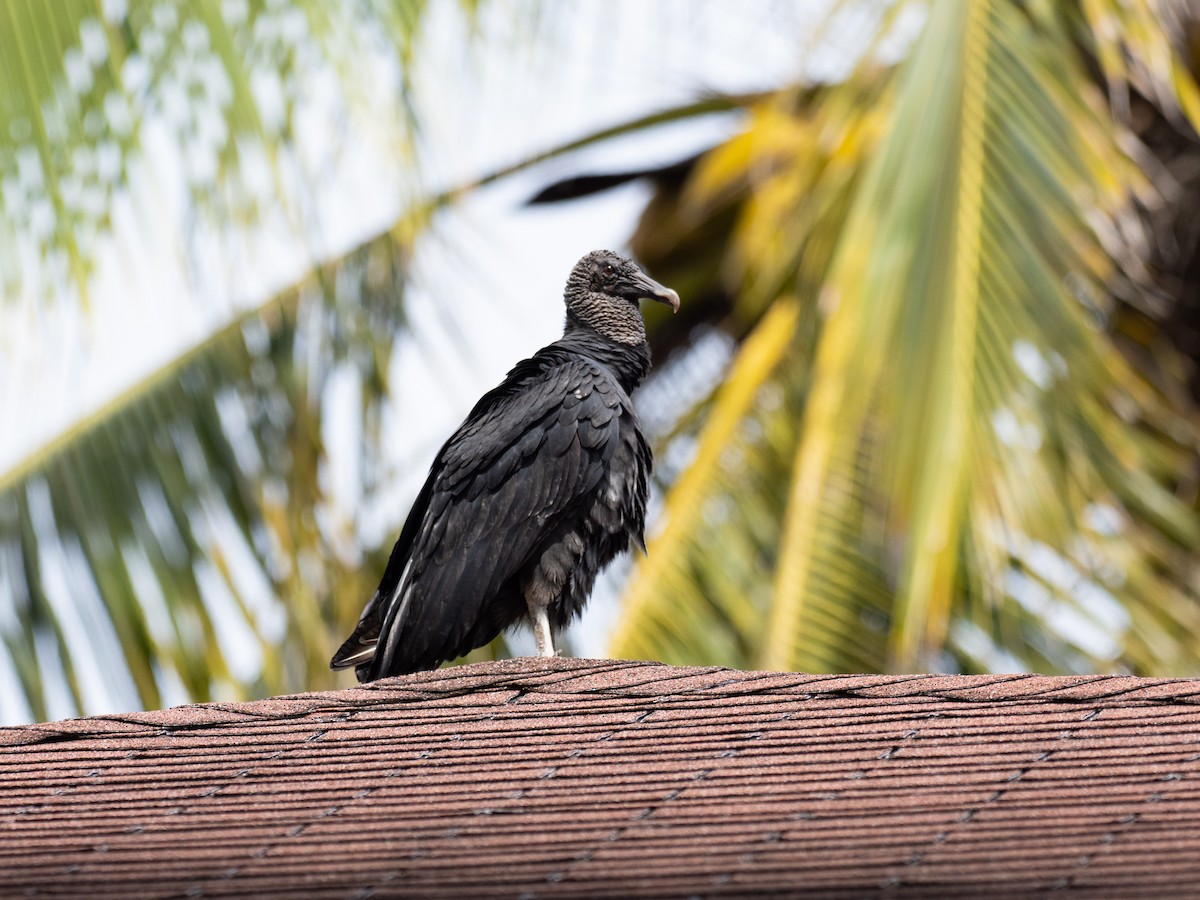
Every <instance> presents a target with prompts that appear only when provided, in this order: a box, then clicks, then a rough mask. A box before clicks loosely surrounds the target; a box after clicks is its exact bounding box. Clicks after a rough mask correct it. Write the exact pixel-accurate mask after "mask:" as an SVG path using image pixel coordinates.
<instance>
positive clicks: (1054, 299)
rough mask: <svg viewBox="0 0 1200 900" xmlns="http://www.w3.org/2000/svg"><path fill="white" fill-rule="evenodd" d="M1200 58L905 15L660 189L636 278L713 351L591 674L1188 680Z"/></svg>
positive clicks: (969, 3)
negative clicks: (727, 357)
mask: <svg viewBox="0 0 1200 900" xmlns="http://www.w3.org/2000/svg"><path fill="white" fill-rule="evenodd" d="M906 9H909V10H911V9H916V10H918V11H919V12H921V11H925V4H916V3H904V2H897V3H893V4H891V5H890V6H889V8H888V10H887V13H886V14H885V15H883V16H882V17H881V18H880V20H879V27H878V30H877V32H876V40H878V41H883V40H884V39H885V38H886V37H887V36H888V33H889V29H891V28H893V27H894V25H895V23H896V22H897V21H899V19H898V17H899V16H900V15H901V14H902V13H903V12H905V11H906ZM836 14H837V13H836V12H835V15H836ZM1198 37H1200V22H1198V21H1197V19H1196V16H1195V12H1194V10H1193V9H1191V8H1189V7H1188V6H1186V5H1185V4H1171V3H1149V2H1134V3H1121V2H1115V0H1114V2H1105V0H1086V2H1079V3H1015V2H1011V0H945V2H934V3H932V4H929V5H928V9H927V17H926V18H925V22H924V25H923V27H922V29H921V32H920V35H919V36H918V37H917V38H916V39H915V41H913V43H912V44H911V46H910V47H909V48H908V50H907V51H906V53H905V54H904V56H903V58H902V59H901V60H900V61H899V62H897V63H891V62H889V61H883V60H881V59H880V56H879V55H877V54H875V53H872V52H868V53H867V54H866V55H865V56H864V57H863V59H862V61H861V62H860V64H859V65H858V66H857V68H856V69H855V71H854V72H853V73H852V74H851V75H850V76H849V77H847V78H846V79H844V80H843V81H840V82H839V83H836V84H829V85H819V86H798V87H796V88H794V89H784V90H781V91H779V92H778V93H777V94H776V95H774V96H772V97H770V98H768V99H766V100H764V101H762V102H761V103H759V104H757V105H756V107H755V108H754V109H753V110H752V112H751V114H750V116H749V118H748V121H747V126H746V128H745V130H744V131H743V132H742V133H741V134H739V135H737V136H735V137H734V138H732V139H731V140H729V141H727V142H725V143H724V144H722V145H721V146H718V147H715V148H713V149H712V150H711V151H710V152H708V153H706V154H704V155H702V156H701V157H700V158H698V159H697V160H696V161H695V162H694V164H693V165H691V166H689V167H688V171H687V176H686V177H685V178H682V179H681V178H679V177H678V173H672V177H671V179H670V184H665V183H664V184H661V185H660V187H659V189H658V191H657V192H656V195H655V198H654V199H653V200H652V201H651V203H650V205H649V207H648V209H647V211H646V214H645V216H644V217H643V220H642V223H641V225H640V227H639V230H638V233H637V235H635V238H634V248H635V250H636V251H637V252H638V253H639V255H640V256H641V258H642V259H643V260H645V261H646V262H647V263H648V264H649V265H650V266H651V268H652V269H653V270H654V271H655V273H656V275H657V276H659V277H661V278H662V279H663V280H664V281H666V282H667V283H670V284H675V285H678V286H680V290H681V293H682V295H683V296H684V298H685V303H686V302H687V301H688V300H691V299H692V298H693V297H700V298H702V299H703V301H704V303H705V305H706V307H707V308H706V312H705V314H706V316H708V317H709V318H710V319H712V320H716V321H719V322H721V323H723V327H724V328H725V329H726V330H727V331H729V332H730V333H731V334H732V335H734V336H735V337H737V338H739V339H742V338H744V339H743V340H742V342H741V344H740V347H739V349H738V351H737V354H736V356H735V359H734V361H733V363H732V367H731V369H730V371H729V376H728V378H726V379H725V381H724V383H723V384H721V385H720V387H719V389H718V390H717V391H716V392H715V394H714V396H713V397H712V398H711V399H710V400H709V401H708V405H709V409H708V414H707V416H706V417H704V418H702V419H700V420H694V419H693V420H692V421H698V423H699V424H697V426H696V427H695V428H692V429H690V430H686V431H685V432H684V433H683V434H682V435H678V436H675V437H674V438H673V439H674V440H685V441H688V442H694V462H693V463H692V466H691V468H689V469H688V470H687V471H686V473H685V474H684V475H683V476H682V477H681V478H680V479H679V481H678V482H677V483H676V484H675V485H674V486H672V487H671V488H670V490H669V493H668V494H667V497H666V503H665V511H664V515H663V517H662V521H661V523H660V526H659V529H658V532H657V535H656V536H655V537H654V538H652V540H651V541H650V544H649V558H648V559H647V560H646V561H645V562H644V563H642V564H641V566H640V567H639V569H638V570H637V572H636V573H635V575H634V577H633V580H632V583H631V584H630V586H629V589H628V593H627V609H626V614H625V615H624V616H623V617H622V619H621V624H620V626H619V628H618V630H617V633H616V635H615V636H614V639H613V645H612V650H613V654H614V655H615V656H633V657H647V658H654V659H663V660H665V661H669V662H676V663H683V662H687V663H699V662H711V663H723V664H732V665H738V666H760V667H764V668H769V669H804V670H811V671H864V670H866V671H873V670H902V671H906V670H927V669H949V670H968V671H975V670H983V671H987V670H996V669H998V668H999V669H1006V668H1014V667H1021V668H1031V669H1036V670H1038V671H1046V672H1056V671H1068V672H1072V671H1081V672H1086V671H1094V670H1111V669H1126V670H1130V671H1134V672H1137V673H1155V674H1195V672H1196V670H1197V667H1198V665H1200V590H1198V588H1197V563H1198V562H1200V560H1198V558H1197V551H1196V548H1197V539H1198V538H1200V519H1198V518H1197V496H1196V474H1197V465H1196V463H1197V457H1196V449H1197V437H1198V433H1197V426H1198V424H1200V422H1198V420H1197V416H1196V411H1195V402H1196V399H1197V397H1196V394H1195V392H1194V389H1193V390H1189V382H1191V383H1193V384H1194V381H1192V379H1194V374H1195V372H1196V371H1197V366H1196V363H1197V362H1198V361H1200V343H1198V342H1195V341H1193V342H1192V343H1191V344H1188V343H1187V342H1186V341H1185V340H1181V337H1185V336H1186V331H1187V329H1188V328H1189V327H1192V326H1194V324H1195V322H1194V320H1195V314H1196V311H1197V308H1196V306H1195V302H1194V300H1193V301H1192V305H1190V306H1189V304H1188V302H1187V301H1188V298H1189V297H1194V296H1195V292H1196V290H1197V288H1200V283H1197V282H1195V278H1196V276H1197V274H1200V273H1198V272H1197V271H1196V267H1195V266H1194V265H1192V266H1191V267H1190V269H1189V265H1190V263H1191V261H1192V260H1193V259H1194V258H1195V256H1196V249H1197V243H1196V241H1197V236H1198V235H1197V231H1196V229H1195V227H1194V226H1193V225H1192V224H1191V223H1193V222H1194V215H1193V213H1192V210H1193V209H1194V207H1195V204H1196V202H1197V201H1198V200H1200V182H1198V181H1197V180H1196V179H1195V177H1194V175H1193V174H1192V173H1194V172H1195V171H1196V168H1195V167H1196V164H1197V163H1198V162H1200V142H1198V141H1197V135H1196V126H1197V123H1198V122H1200V119H1198V118H1197V112H1198V111H1200V106H1198V105H1197V103H1196V100H1197V97H1198V96H1200V95H1198V93H1197V86H1196V74H1197V72H1198V71H1200V65H1198V63H1200V57H1198V56H1197V54H1196V48H1197V47H1198V46H1200V44H1198V40H1197V39H1198ZM1172 248H1174V252H1172ZM1189 279H1190V280H1189ZM1189 313H1190V315H1189ZM1147 351H1148V352H1147ZM714 548H720V552H719V553H718V552H714Z"/></svg>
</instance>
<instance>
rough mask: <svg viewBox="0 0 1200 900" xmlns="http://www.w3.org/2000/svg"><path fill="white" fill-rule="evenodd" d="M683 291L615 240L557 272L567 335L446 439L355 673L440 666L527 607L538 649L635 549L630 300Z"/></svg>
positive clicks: (358, 649)
mask: <svg viewBox="0 0 1200 900" xmlns="http://www.w3.org/2000/svg"><path fill="white" fill-rule="evenodd" d="M643 298H646V299H652V300H658V301H661V302H663V303H666V304H668V305H670V306H671V308H672V309H673V310H676V311H677V310H678V309H679V295H678V294H676V293H675V292H674V291H672V290H670V289H669V288H666V287H663V286H662V285H661V284H659V283H658V282H656V281H654V280H653V279H651V278H650V277H649V276H648V275H646V273H645V272H643V271H642V270H641V269H640V268H638V266H637V265H635V264H634V263H633V262H632V261H630V260H629V259H626V258H625V257H623V256H621V255H620V254H617V253H613V252H611V251H609V250H595V251H593V252H591V253H589V254H587V256H585V257H583V259H581V260H580V261H579V262H578V263H577V264H576V266H575V268H574V269H573V270H572V271H571V275H570V277H569V278H568V279H567V286H566V290H565V292H564V300H565V302H566V307H567V321H566V327H565V328H564V330H563V336H562V337H561V338H560V339H559V340H557V341H555V342H554V343H552V344H550V345H549V346H547V347H543V348H542V349H541V350H539V351H538V352H537V353H535V354H534V355H533V356H532V357H530V358H529V359H526V360H523V361H522V362H519V363H517V365H516V366H515V367H514V368H513V370H512V371H511V372H509V373H508V377H506V378H505V379H504V381H503V382H502V383H501V384H500V385H499V387H496V388H495V389H493V390H491V391H489V392H488V393H486V394H484V395H483V397H482V398H481V399H480V400H479V402H478V403H476V404H475V408H474V409H472V410H471V413H470V415H468V416H467V419H466V421H465V422H463V424H462V425H461V426H459V428H458V430H457V431H456V432H454V434H453V435H451V437H450V439H449V440H448V441H446V443H445V444H444V445H442V448H441V450H439V451H438V454H437V457H436V458H435V459H434V461H433V466H432V468H430V470H429V477H428V478H427V479H426V481H425V486H424V487H423V488H421V492H420V493H419V494H418V495H417V499H416V502H415V503H414V504H413V507H412V510H411V511H410V512H409V514H408V519H407V521H406V522H405V523H404V527H403V529H401V532H400V538H399V539H398V540H397V541H396V546H395V547H394V548H393V549H392V555H391V558H390V559H389V560H388V564H387V568H386V570H385V571H384V573H383V580H382V581H381V582H380V583H379V588H378V589H377V590H376V591H375V594H374V596H373V597H371V600H370V602H368V603H367V606H366V608H365V609H364V610H363V613H362V616H361V617H360V618H359V621H358V626H357V627H356V628H355V629H354V633H353V634H352V635H351V636H350V638H349V639H348V640H347V641H346V643H344V644H343V645H342V647H341V648H340V649H339V650H338V651H337V653H336V654H335V655H334V657H333V660H332V661H331V663H330V665H331V666H332V667H333V668H335V669H341V668H349V667H350V666H354V667H355V671H356V673H357V674H358V679H359V681H371V680H373V679H376V678H382V677H384V676H387V675H401V674H404V673H408V672H418V671H421V670H425V669H434V668H437V667H438V666H439V665H440V664H441V663H443V662H445V661H446V660H450V659H454V658H455V657H458V656H462V655H463V654H464V653H468V652H469V651H471V650H473V649H475V648H476V647H481V646H483V645H484V644H486V643H488V642H489V641H491V640H492V639H493V638H495V637H496V635H498V634H500V632H502V631H504V630H505V629H506V628H508V627H509V626H511V625H513V624H514V623H516V622H517V621H518V620H519V619H521V618H522V617H523V616H528V619H529V622H530V623H531V624H532V626H533V632H534V636H535V638H536V640H537V650H538V655H539V656H553V655H554V641H553V632H554V631H555V630H560V629H562V628H563V627H565V626H566V625H567V623H568V622H570V621H571V619H572V618H574V617H575V616H576V615H578V614H579V612H580V611H581V610H582V608H583V605H584V603H585V602H586V601H587V598H588V594H589V593H590V592H591V589H592V584H593V583H594V582H595V580H596V575H597V574H598V573H599V572H600V570H601V569H602V568H603V567H604V566H606V565H608V563H609V562H611V561H612V559H613V558H614V557H615V556H616V555H617V554H619V553H621V552H622V551H623V550H625V549H626V548H627V547H628V546H629V543H630V541H631V540H632V541H636V542H637V544H638V545H639V546H641V547H642V548H643V549H644V541H643V538H642V528H643V522H644V520H645V515H646V496H647V491H648V485H647V480H648V478H649V475H650V465H651V456H650V446H649V444H648V443H647V442H646V438H645V436H644V435H643V434H642V429H641V426H640V425H639V423H638V418H637V415H636V413H635V412H634V409H633V404H632V402H631V401H630V399H629V395H630V393H631V392H632V391H633V389H634V388H635V387H637V385H638V384H639V383H640V382H641V380H642V379H643V378H644V377H645V375H646V372H647V371H648V370H649V368H650V348H649V346H648V345H647V343H646V326H645V323H644V322H643V321H642V313H641V310H640V308H639V306H638V301H639V300H641V299H643Z"/></svg>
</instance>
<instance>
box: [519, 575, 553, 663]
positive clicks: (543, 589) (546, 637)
mask: <svg viewBox="0 0 1200 900" xmlns="http://www.w3.org/2000/svg"><path fill="white" fill-rule="evenodd" d="M546 575H547V573H546V572H545V571H543V568H542V567H541V566H539V567H538V568H536V569H534V570H533V572H531V573H530V574H529V576H528V577H527V578H526V579H525V584H524V594H525V605H526V607H527V608H528V609H529V624H530V625H532V626H533V637H534V640H536V641H537V655H538V656H557V655H558V654H557V653H555V652H554V633H553V632H552V631H551V630H550V614H549V613H550V604H551V603H553V602H554V598H555V597H556V596H558V593H559V586H558V585H556V584H555V583H554V582H553V581H552V580H551V579H549V578H547V577H546Z"/></svg>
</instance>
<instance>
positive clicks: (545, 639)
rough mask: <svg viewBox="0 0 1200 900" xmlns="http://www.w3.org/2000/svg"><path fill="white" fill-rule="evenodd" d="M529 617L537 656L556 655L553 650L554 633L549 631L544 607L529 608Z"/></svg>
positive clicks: (548, 619)
mask: <svg viewBox="0 0 1200 900" xmlns="http://www.w3.org/2000/svg"><path fill="white" fill-rule="evenodd" d="M529 618H530V619H531V620H532V621H533V637H534V640H536V641H537V655H538V656H557V655H558V654H557V653H555V652H554V634H553V633H552V632H551V631H550V616H549V615H548V614H547V612H546V607H544V606H538V607H536V608H535V607H533V606H530V608H529Z"/></svg>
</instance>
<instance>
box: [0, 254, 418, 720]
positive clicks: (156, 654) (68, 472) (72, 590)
mask: <svg viewBox="0 0 1200 900" xmlns="http://www.w3.org/2000/svg"><path fill="white" fill-rule="evenodd" d="M407 253H408V251H407V249H406V248H405V247H403V246H400V245H397V244H395V243H394V241H393V240H392V238H391V236H390V235H384V236H382V237H380V238H377V239H375V240H374V241H372V242H370V243H368V244H367V245H366V246H364V247H362V248H361V249H359V250H357V251H355V252H354V253H352V254H351V255H350V256H348V257H346V258H343V259H340V260H335V261H332V262H330V263H327V264H326V265H325V266H323V267H322V268H321V269H319V270H318V271H317V272H316V273H315V274H314V275H313V276H310V277H309V278H307V279H305V280H304V281H303V282H301V283H300V284H297V285H296V286H294V287H292V288H290V289H288V290H287V291H285V292H283V293H282V294H280V295H278V296H276V297H274V298H272V299H271V300H270V301H268V302H267V303H266V304H264V305H263V306H262V307H260V308H259V309H257V310H255V311H253V312H251V313H248V314H246V315H244V316H242V317H240V318H239V319H237V320H236V321H234V322H233V323H231V324H230V325H229V326H227V327H226V328H224V329H222V330H221V331H220V332H218V333H217V334H215V335H213V336H212V337H211V338H209V339H208V340H206V341H205V342H204V343H203V344H202V345H200V346H198V347H197V348H195V349H194V350H193V351H191V352H190V353H188V354H187V355H186V356H184V357H182V358H180V359H178V360H176V361H175V362H173V363H172V364H170V365H169V366H167V367H166V368H164V369H162V370H160V371H158V372H156V373H154V375H152V376H151V377H150V378H148V379H146V380H145V381H143V382H142V383H140V384H138V385H136V386H135V387H134V388H132V389H131V390H130V391H128V392H127V393H126V394H125V395H123V396H122V397H120V398H118V399H117V400H115V401H114V402H113V403H112V404H111V405H110V406H109V407H108V408H105V409H102V410H99V411H98V412H96V413H95V414H93V415H92V416H91V417H89V419H88V420H87V421H84V422H81V423H80V424H79V425H78V426H77V427H76V428H75V429H73V430H72V431H71V432H70V433H68V434H66V435H63V436H62V437H61V438H60V439H58V440H57V441H55V442H54V443H52V444H51V445H50V446H48V447H46V448H43V449H42V450H40V451H38V452H36V453H34V454H33V455H31V456H30V457H29V458H28V459H27V460H25V462H24V463H23V464H22V465H20V466H18V467H16V468H15V469H14V470H12V471H10V472H8V473H6V474H5V475H4V476H3V479H2V480H0V609H5V610H8V611H9V613H10V614H9V615H6V616H5V617H4V621H5V627H4V628H3V629H2V633H3V638H4V643H5V645H6V647H7V649H8V652H9V654H10V656H11V659H12V660H13V662H14V666H15V669H16V671H17V673H18V674H19V676H20V678H21V683H22V687H23V689H24V692H25V694H26V696H27V697H28V698H29V702H30V705H31V708H32V711H33V712H34V713H35V715H37V716H45V715H46V714H47V707H46V702H47V699H46V694H45V691H46V689H47V685H53V684H57V683H60V682H61V681H63V679H64V678H65V681H66V683H67V684H69V685H70V686H71V693H72V695H73V698H74V704H75V708H76V709H79V710H83V709H93V708H95V706H96V703H95V701H94V697H95V696H96V692H94V691H93V690H92V686H90V685H89V684H88V679H96V680H98V684H99V685H102V686H103V690H102V691H101V692H99V693H100V695H103V694H105V693H106V694H107V695H108V696H109V697H110V698H117V699H119V700H121V701H122V702H123V703H124V704H125V705H139V704H141V705H146V706H157V705H160V704H161V702H162V700H163V697H164V693H165V694H167V695H168V696H169V698H170V699H174V700H179V699H184V698H195V699H210V698H214V697H218V698H219V697H234V696H244V695H246V694H247V693H263V692H271V693H277V692H280V691H283V690H289V689H292V690H294V689H299V688H303V687H306V686H310V685H312V684H319V683H322V682H329V681H330V676H329V675H328V674H325V675H322V673H327V671H328V670H327V659H326V657H327V653H326V650H327V648H328V647H330V646H332V645H333V643H334V636H335V634H337V633H340V632H341V631H342V630H344V629H346V628H347V627H349V625H350V624H351V622H352V620H353V618H354V616H355V615H356V612H357V607H359V606H361V603H362V598H363V597H365V596H369V593H370V590H371V589H372V588H373V584H369V583H367V579H370V578H372V577H373V575H372V573H374V572H375V571H377V570H378V568H379V567H380V562H379V560H375V561H374V562H375V564H374V565H370V564H364V563H363V561H362V560H361V558H360V554H361V552H362V551H361V550H360V549H359V548H360V546H361V541H360V539H359V536H358V535H357V534H356V528H357V524H356V523H355V522H345V521H339V520H338V519H337V518H336V517H334V516H332V514H331V513H332V511H331V510H330V509H329V499H328V497H326V496H325V494H324V492H323V490H322V489H321V487H320V486H321V484H322V481H323V477H322V473H321V468H322V466H324V465H326V459H327V451H326V448H325V447H324V445H323V432H322V428H321V425H320V423H321V420H322V414H323V406H324V404H325V403H326V402H327V396H328V393H327V387H328V385H329V383H330V381H331V379H333V378H334V377H337V378H340V379H346V378H350V379H352V380H353V381H354V382H355V383H356V385H357V386H358V394H359V396H360V397H361V398H362V399H361V404H360V406H359V408H358V410H357V413H358V415H359V417H360V418H359V419H358V421H357V423H355V428H356V430H357V431H358V433H359V434H360V440H359V441H358V442H357V443H358V445H359V449H358V450H357V451H356V452H359V453H361V454H362V458H361V460H360V466H359V471H360V472H361V473H362V476H361V477H362V479H363V482H364V483H363V484H361V485H360V486H359V490H360V492H361V493H362V494H364V495H370V493H371V492H372V491H373V489H374V488H375V487H376V485H377V483H378V480H379V479H380V478H381V477H383V474H384V473H385V470H386V469H387V460H386V457H385V454H384V449H385V448H384V447H383V446H382V444H381V441H382V432H381V431H380V424H381V419H382V416H383V404H384V402H385V400H386V387H387V380H388V379H387V370H388V361H389V358H390V353H391V349H392V345H393V343H394V341H395V340H396V337H397V335H398V334H399V333H400V331H401V329H402V328H403V326H404V314H403V300H402V298H403V288H404V284H405V279H404V275H403V270H404V263H405V260H406V257H407ZM347 529H349V531H347ZM381 552H382V551H381V550H380V549H378V548H375V553H376V555H379V554H380V553H381ZM281 604H286V610H285V609H284V608H283V607H282V606H281ZM80 619H82V622H81V621H79V620H80ZM81 624H82V625H83V626H84V627H80V625H81ZM122 658H123V659H124V660H125V663H126V665H127V666H128V670H125V669H124V668H123V667H122V666H121V665H118V664H117V660H120V659H122ZM181 693H182V696H180V694H181ZM58 712H62V711H61V710H59V711H58Z"/></svg>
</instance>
